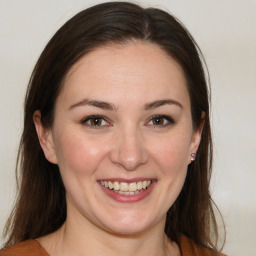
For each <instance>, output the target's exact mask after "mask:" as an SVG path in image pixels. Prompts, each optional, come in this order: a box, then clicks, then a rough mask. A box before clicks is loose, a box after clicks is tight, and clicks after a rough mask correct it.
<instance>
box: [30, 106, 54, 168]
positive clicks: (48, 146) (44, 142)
mask: <svg viewBox="0 0 256 256" xmlns="http://www.w3.org/2000/svg"><path fill="white" fill-rule="evenodd" d="M33 121H34V124H35V128H36V132H37V136H38V139H39V142H40V145H41V148H42V150H43V151H44V155H45V158H46V159H47V160H48V161H49V162H51V163H53V164H57V157H56V154H55V149H54V143H53V138H52V131H51V130H50V129H49V128H45V127H44V126H43V124H42V122H41V112H40V110H36V111H35V112H34V114H33Z"/></svg>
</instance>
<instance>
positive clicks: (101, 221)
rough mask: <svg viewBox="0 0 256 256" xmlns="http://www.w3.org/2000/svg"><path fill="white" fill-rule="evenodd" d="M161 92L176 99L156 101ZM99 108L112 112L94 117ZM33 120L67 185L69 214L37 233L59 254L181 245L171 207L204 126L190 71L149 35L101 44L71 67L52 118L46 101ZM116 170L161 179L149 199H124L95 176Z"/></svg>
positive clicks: (163, 250)
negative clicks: (196, 115)
mask: <svg viewBox="0 0 256 256" xmlns="http://www.w3.org/2000/svg"><path fill="white" fill-rule="evenodd" d="M85 99H86V101H85ZM161 100H172V101H175V102H174V104H171V103H172V102H168V103H166V104H163V103H162V104H160V106H158V105H157V106H156V104H155V107H152V106H151V107H149V106H150V104H151V103H152V102H156V101H161ZM91 101H100V102H106V103H108V105H102V104H101V105H100V104H98V105H97V106H96V105H95V103H93V104H91V103H92V102H91ZM151 105H152V104H151ZM106 106H107V107H108V108H109V107H111V109H106ZM146 106H147V107H146ZM91 115H100V116H103V117H104V119H100V125H99V126H97V125H96V126H95V123H93V122H92V121H95V119H88V117H89V116H91ZM156 115H165V116H168V117H171V118H172V119H173V120H174V122H169V121H168V120H167V119H165V118H163V117H161V118H160V121H159V120H158V121H159V122H158V123H157V122H156V121H157V119H156V118H155V117H154V116H156ZM34 122H35V126H36V130H37V133H38V137H39V140H40V143H41V146H42V149H43V151H44V153H45V156H46V158H47V159H48V160H49V161H50V162H52V163H55V164H58V166H59V168H60V172H61V176H62V179H63V182H64V185H65V188H66V191H67V194H66V197H67V220H66V222H65V224H64V225H63V226H62V227H61V228H60V229H59V230H57V231H56V232H55V233H53V234H50V235H48V236H46V237H42V238H39V239H38V241H39V242H40V243H41V245H42V246H43V247H44V248H45V249H46V250H47V251H48V252H49V253H50V254H51V255H90V256H91V255H179V254H180V253H179V248H178V246H177V245H176V244H175V243H172V242H170V241H168V240H167V239H166V236H165V234H164V225H165V217H166V212H167V211H168V209H169V208H170V207H171V205H172V204H173V203H174V201H175V200H176V198H177V197H178V195H179V193H180V191H181V189H182V186H183V184H184V180H185V177H186V173H187V166H188V164H189V163H190V161H191V154H192V153H194V152H196V151H197V148H198V145H199V143H200V137H201V128H200V129H198V130H196V131H195V130H194V129H193V126H192V118H191V109H190V100H189V94H188V91H187V88H186V81H185V77H184V74H183V71H182V69H181V67H180V66H179V65H178V64H177V62H176V61H175V60H173V59H172V58H170V57H169V56H167V55H166V53H165V52H164V51H162V50H161V49H160V48H159V47H158V46H157V45H154V44H151V43H142V42H136V43H135V42H133V43H129V44H125V45H122V46H120V45H119V46H117V45H109V46H105V47H100V48H98V49H96V50H94V51H93V52H91V53H89V54H87V55H86V56H84V57H82V58H81V59H80V60H79V61H78V62H77V63H76V64H75V65H74V66H73V67H72V68H71V69H70V70H69V72H68V74H67V76H66V78H65V81H64V85H63V88H62V91H61V92H60V95H59V96H58V98H57V101H56V111H55V119H54V124H53V126H52V127H51V128H50V129H46V128H44V127H43V126H42V124H41V121H40V111H36V112H35V114H34ZM92 124H93V125H92ZM201 127H202V125H201ZM117 178H123V179H135V178H143V179H154V180H156V181H157V182H156V184H155V185H154V187H153V189H152V191H151V193H150V194H149V195H148V196H147V197H146V198H144V199H143V200H140V201H138V202H128V203H125V202H118V201H116V200H114V199H113V198H111V197H109V196H108V195H106V194H105V192H104V191H103V190H102V188H101V187H100V185H99V183H98V182H97V181H98V180H108V179H117Z"/></svg>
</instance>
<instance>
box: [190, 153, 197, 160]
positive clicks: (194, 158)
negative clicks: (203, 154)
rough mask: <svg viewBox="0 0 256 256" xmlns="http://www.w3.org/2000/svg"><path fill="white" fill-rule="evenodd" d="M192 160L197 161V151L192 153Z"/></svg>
mask: <svg viewBox="0 0 256 256" xmlns="http://www.w3.org/2000/svg"><path fill="white" fill-rule="evenodd" d="M190 160H191V161H195V160H196V153H192V154H191V158H190Z"/></svg>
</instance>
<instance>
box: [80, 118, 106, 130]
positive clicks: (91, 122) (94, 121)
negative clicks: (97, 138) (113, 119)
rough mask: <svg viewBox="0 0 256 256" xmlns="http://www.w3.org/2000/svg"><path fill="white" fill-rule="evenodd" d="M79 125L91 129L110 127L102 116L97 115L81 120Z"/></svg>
mask: <svg viewBox="0 0 256 256" xmlns="http://www.w3.org/2000/svg"><path fill="white" fill-rule="evenodd" d="M81 123H82V124H85V125H87V126H89V127H92V128H101V127H104V126H109V125H110V124H109V122H107V121H106V120H105V118H104V117H103V116H97V115H93V116H88V117H86V118H85V119H83V120H82V121H81Z"/></svg>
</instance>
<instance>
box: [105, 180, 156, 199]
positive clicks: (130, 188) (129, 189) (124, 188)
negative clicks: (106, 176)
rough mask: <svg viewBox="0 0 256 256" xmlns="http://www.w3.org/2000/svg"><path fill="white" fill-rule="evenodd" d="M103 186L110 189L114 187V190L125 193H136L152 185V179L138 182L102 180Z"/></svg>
mask: <svg viewBox="0 0 256 256" xmlns="http://www.w3.org/2000/svg"><path fill="white" fill-rule="evenodd" d="M100 183H101V185H102V186H105V187H106V188H108V189H112V190H113V191H115V192H117V193H119V194H124V195H134V194H138V193H139V192H140V190H144V189H146V188H148V187H149V186H150V185H151V183H152V182H151V180H144V181H138V182H131V183H127V182H118V181H114V182H111V181H104V180H101V181H100Z"/></svg>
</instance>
